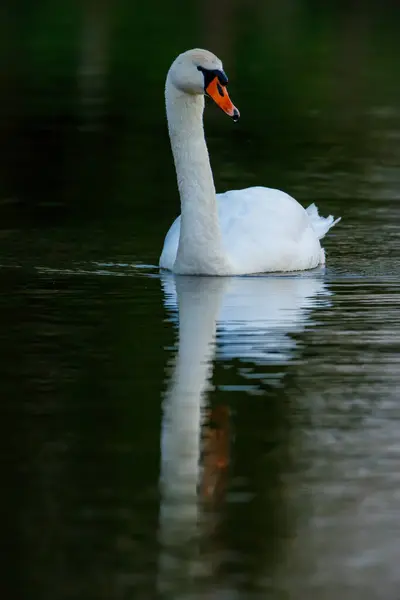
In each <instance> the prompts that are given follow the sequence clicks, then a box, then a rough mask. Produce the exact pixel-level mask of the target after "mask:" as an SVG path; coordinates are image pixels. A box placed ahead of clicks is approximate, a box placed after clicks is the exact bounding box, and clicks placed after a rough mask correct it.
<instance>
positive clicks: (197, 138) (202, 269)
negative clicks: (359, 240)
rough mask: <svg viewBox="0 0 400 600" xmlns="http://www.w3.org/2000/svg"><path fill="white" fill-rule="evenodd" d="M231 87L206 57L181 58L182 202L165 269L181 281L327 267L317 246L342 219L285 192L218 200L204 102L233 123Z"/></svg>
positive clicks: (174, 131) (177, 138)
mask: <svg viewBox="0 0 400 600" xmlns="http://www.w3.org/2000/svg"><path fill="white" fill-rule="evenodd" d="M227 82H228V79H227V77H226V75H225V73H224V71H223V68H222V63H221V61H220V60H219V59H218V58H217V57H216V56H215V55H214V54H212V53H211V52H208V51H207V50H200V49H195V50H189V51H187V52H184V53H183V54H180V55H179V56H178V57H177V58H176V59H175V61H174V62H173V63H172V65H171V68H170V69H169V71H168V75H167V80H166V85H165V100H166V109H167V119H168V129H169V135H170V140H171V147H172V152H173V155H174V161H175V168H176V174H177V180H178V187H179V194H180V198H181V216H180V217H178V218H177V219H176V220H175V221H174V223H173V224H172V226H171V228H170V229H169V231H168V233H167V235H166V237H165V241H164V247H163V250H162V253H161V257H160V267H161V268H163V269H168V270H170V271H173V272H175V273H179V274H193V275H244V274H249V273H262V272H267V271H297V270H303V269H311V268H313V267H316V266H317V265H319V264H323V263H324V262H325V253H324V250H323V249H322V248H321V244H320V242H319V240H320V239H321V238H323V237H324V235H325V234H326V232H327V231H328V230H329V229H330V228H331V227H333V225H335V224H336V223H337V222H338V221H339V220H340V219H336V221H334V218H333V217H332V216H329V217H327V218H323V217H320V216H319V215H318V210H317V208H316V207H315V205H314V204H312V205H311V206H309V207H308V208H307V209H306V210H305V209H304V208H303V207H302V206H301V205H300V204H299V203H298V202H297V201H296V200H294V199H293V198H291V197H290V196H288V195H287V194H285V193H284V192H281V191H279V190H273V189H269V188H264V187H252V188H247V189H244V190H234V191H230V192H225V193H223V194H217V195H216V193H215V187H214V181H213V176H212V171H211V167H210V161H209V156H208V151H207V145H206V142H205V138H204V130H203V110H204V94H207V95H208V96H210V97H211V98H212V99H213V100H214V101H215V102H216V104H218V106H220V107H221V108H222V109H223V110H224V111H225V112H226V113H227V114H228V115H229V116H231V117H233V119H234V120H237V119H238V118H239V111H238V110H237V109H236V108H235V107H234V105H233V104H232V102H231V100H230V98H229V95H228V91H227V89H226V84H227Z"/></svg>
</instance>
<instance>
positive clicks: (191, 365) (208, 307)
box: [160, 277, 225, 571]
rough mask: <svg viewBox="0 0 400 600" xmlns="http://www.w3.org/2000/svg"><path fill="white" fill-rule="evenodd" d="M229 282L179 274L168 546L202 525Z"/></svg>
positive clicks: (165, 460) (166, 429) (166, 439)
mask: <svg viewBox="0 0 400 600" xmlns="http://www.w3.org/2000/svg"><path fill="white" fill-rule="evenodd" d="M224 286H225V279H224V278H223V279H221V278H209V277H207V278H189V277H177V278H176V290H177V295H178V303H179V350H178V355H177V359H176V364H175V368H174V372H173V375H172V378H171V381H170V383H169V386H168V391H167V394H166V396H165V399H164V415H163V431H162V458H161V508H160V537H161V541H162V543H163V545H164V546H165V547H169V546H171V545H172V546H176V547H179V546H180V545H181V544H182V543H183V542H184V540H188V539H190V538H192V537H193V536H194V535H195V534H196V530H197V520H198V500H197V486H198V482H199V474H200V433H201V426H202V421H203V415H202V412H203V406H204V393H205V391H206V389H207V384H208V381H209V378H210V375H211V371H212V359H213V356H214V344H215V330H216V319H217V314H218V310H219V304H220V298H221V295H222V293H223V289H224ZM164 558H165V555H164ZM161 562H162V561H161ZM160 566H161V565H160ZM170 566H171V565H170ZM165 568H166V565H165V564H164V567H163V568H161V571H163V570H164V569H165Z"/></svg>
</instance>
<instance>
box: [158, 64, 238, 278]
mask: <svg viewBox="0 0 400 600" xmlns="http://www.w3.org/2000/svg"><path fill="white" fill-rule="evenodd" d="M165 102H166V108H167V119H168V130H169V136H170V140H171V147H172V153H173V155H174V161H175V169H176V175H177V180H178V188H179V194H180V198H181V227H180V237H179V246H178V252H177V257H176V261H175V265H174V272H176V273H181V274H184V273H192V274H207V275H227V274H229V273H230V272H231V269H230V267H229V262H228V259H227V257H226V255H225V252H224V249H223V244H222V236H221V230H220V227H219V221H218V210H217V201H216V197H215V187H214V180H213V176H212V171H211V166H210V159H209V156H208V151H207V145H206V141H205V138H204V129H203V111H204V96H202V95H191V94H186V93H184V92H181V91H180V90H178V89H177V88H176V87H175V86H174V84H173V83H172V82H171V81H170V77H169V75H168V77H167V81H166V86H165Z"/></svg>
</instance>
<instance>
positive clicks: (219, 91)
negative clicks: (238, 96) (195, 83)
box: [206, 77, 240, 121]
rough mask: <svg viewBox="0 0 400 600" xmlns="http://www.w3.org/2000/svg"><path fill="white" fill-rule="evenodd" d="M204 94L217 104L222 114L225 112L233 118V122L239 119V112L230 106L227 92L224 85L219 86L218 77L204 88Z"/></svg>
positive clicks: (230, 102)
mask: <svg viewBox="0 0 400 600" xmlns="http://www.w3.org/2000/svg"><path fill="white" fill-rule="evenodd" d="M206 92H207V94H208V95H209V96H210V98H212V99H213V100H214V102H215V103H216V104H218V106H219V107H220V108H222V110H223V111H224V112H226V114H227V115H229V116H230V117H232V118H233V120H234V121H237V120H238V119H239V117H240V112H239V111H238V109H237V108H236V106H234V105H233V104H232V101H231V99H230V98H229V94H228V90H227V89H226V87H225V86H224V85H221V84H220V82H219V81H218V77H214V79H213V80H212V81H211V83H209V84H208V86H207V87H206Z"/></svg>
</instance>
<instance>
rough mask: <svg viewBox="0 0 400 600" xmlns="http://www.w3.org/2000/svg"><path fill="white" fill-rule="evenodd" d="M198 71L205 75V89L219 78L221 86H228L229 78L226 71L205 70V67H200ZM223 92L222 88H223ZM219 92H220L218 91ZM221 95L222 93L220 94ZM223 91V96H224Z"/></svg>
mask: <svg viewBox="0 0 400 600" xmlns="http://www.w3.org/2000/svg"><path fill="white" fill-rule="evenodd" d="M197 69H198V70H199V71H201V72H202V73H203V75H204V88H205V89H207V88H208V86H209V85H210V83H211V82H212V80H213V79H215V78H216V77H217V78H218V82H219V84H220V85H221V86H225V85H228V77H227V76H226V73H225V72H224V71H220V70H219V69H205V68H204V67H200V66H198V67H197ZM221 90H222V88H221ZM218 91H219V90H218ZM220 93H221V92H220ZM223 95H224V94H223V90H222V94H221V96H223Z"/></svg>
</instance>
